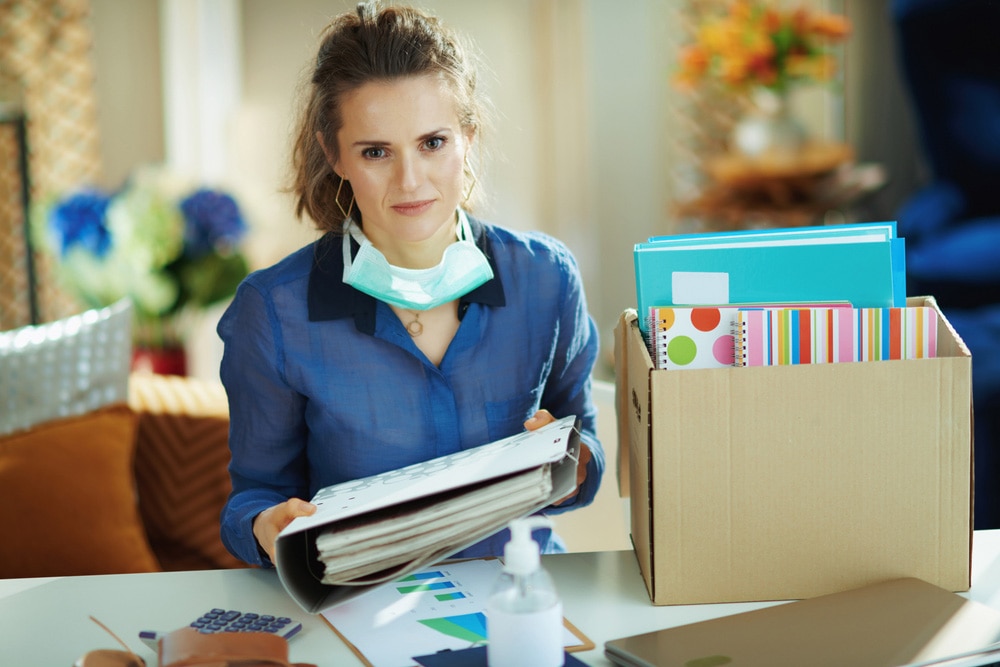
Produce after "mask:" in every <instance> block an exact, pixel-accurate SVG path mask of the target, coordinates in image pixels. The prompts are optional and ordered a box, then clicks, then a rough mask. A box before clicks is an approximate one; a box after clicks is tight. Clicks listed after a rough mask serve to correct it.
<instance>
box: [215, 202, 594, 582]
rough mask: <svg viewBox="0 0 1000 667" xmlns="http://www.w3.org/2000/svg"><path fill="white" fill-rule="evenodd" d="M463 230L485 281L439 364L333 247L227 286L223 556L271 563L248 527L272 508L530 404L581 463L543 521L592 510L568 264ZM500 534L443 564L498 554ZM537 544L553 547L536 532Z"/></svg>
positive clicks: (579, 300)
mask: <svg viewBox="0 0 1000 667" xmlns="http://www.w3.org/2000/svg"><path fill="white" fill-rule="evenodd" d="M469 222H470V225H471V228H472V232H473V237H474V238H475V242H476V245H477V246H478V247H479V248H480V249H481V250H482V251H483V253H484V254H485V255H486V257H487V258H488V259H489V261H490V265H491V267H492V268H493V274H494V277H493V279H492V280H490V281H488V282H486V283H485V284H483V285H482V286H480V287H478V288H477V289H475V290H473V291H472V292H470V293H469V294H467V295H465V296H464V297H462V298H461V299H460V300H459V310H458V313H459V318H460V319H461V322H460V325H459V328H458V331H457V332H456V334H455V337H454V339H453V340H452V341H451V344H450V345H449V347H448V350H447V351H446V353H445V355H444V358H443V359H442V360H441V364H440V366H435V365H434V364H432V363H431V362H430V361H429V360H428V359H427V357H426V356H425V355H424V354H423V352H421V351H420V350H419V349H418V348H417V346H416V345H415V344H414V342H413V339H412V338H411V337H410V335H409V334H408V333H407V332H406V329H405V328H404V327H403V324H402V323H401V322H400V320H399V318H398V317H396V315H395V313H393V311H392V310H391V309H390V308H389V306H388V305H386V304H385V303H383V302H381V301H378V300H376V299H375V298H373V297H371V296H369V295H367V294H364V293H363V292H360V291H358V290H356V289H354V288H353V287H351V286H350V285H347V284H346V283H344V282H343V280H342V278H343V268H344V265H343V254H342V251H341V243H342V241H341V237H339V236H333V235H327V236H324V237H323V238H321V239H320V240H318V241H316V242H315V243H312V244H310V245H308V246H306V247H304V248H302V249H300V250H298V251H297V252H295V253H293V254H291V255H289V256H288V257H286V258H285V259H284V260H282V261H281V262H279V263H278V264H276V265H274V266H272V267H270V268H267V269H264V270H261V271H256V272H254V273H252V274H251V275H250V276H248V277H247V278H246V280H244V281H243V283H242V284H241V285H240V287H239V289H238V290H237V293H236V296H235V297H234V299H233V302H232V304H231V305H230V307H229V308H228V309H227V310H226V312H225V314H224V315H223V317H222V319H221V320H220V322H219V327H218V332H219V335H220V336H221V337H222V340H223V342H224V343H225V349H224V354H223V358H222V367H221V377H222V382H223V384H224V385H225V387H226V392H227V394H228V396H229V411H230V430H229V445H230V449H231V452H232V461H231V463H230V467H229V471H230V476H231V478H232V484H233V490H232V494H231V495H230V497H229V499H228V501H227V502H226V505H225V508H224V509H223V512H222V540H223V542H224V543H225V545H226V547H227V548H228V549H229V550H230V551H231V552H232V553H233V554H234V555H235V556H237V557H238V558H240V559H242V560H244V561H246V562H248V563H251V564H257V565H268V564H269V563H268V562H267V558H266V556H264V555H263V553H262V552H261V550H260V549H259V548H258V546H257V541H256V539H255V538H254V535H253V530H252V522H253V519H254V517H255V516H256V515H257V514H259V513H260V512H261V511H263V510H264V509H267V508H268V507H270V506H272V505H275V504H277V503H280V502H283V501H285V500H287V499H288V498H291V497H298V498H303V499H306V500H308V499H310V498H312V497H313V495H315V493H316V491H318V490H319V489H321V488H323V487H325V486H329V485H331V484H337V483H339V482H344V481H348V480H353V479H358V478H361V477H366V476H369V475H374V474H378V473H381V472H385V471H387V470H394V469H397V468H400V467H403V466H406V465H410V464H412V463H416V462H419V461H425V460H428V459H431V458H435V457H438V456H444V455H446V454H450V453H453V452H456V451H459V450H462V449H468V448H471V447H476V446H479V445H483V444H486V443H488V442H491V441H493V440H497V439H500V438H504V437H507V436H510V435H514V434H515V433H519V432H521V431H523V430H524V421H525V420H526V419H528V418H529V417H531V415H532V414H534V413H535V411H536V410H538V409H540V408H545V409H547V410H549V411H550V412H551V413H552V414H553V415H555V416H556V417H557V418H558V417H564V416H566V415H570V414H575V415H577V417H579V419H580V422H581V439H582V441H583V442H584V443H585V444H586V445H588V446H589V447H590V451H591V454H592V459H591V461H590V464H589V465H588V467H587V478H586V481H585V482H584V483H583V484H582V485H581V487H580V490H579V493H578V494H577V495H576V496H575V498H573V499H572V500H570V501H568V502H566V503H564V504H562V505H560V506H559V507H552V508H549V509H548V510H546V512H547V513H554V512H561V511H565V510H568V509H573V508H576V507H582V506H584V505H586V504H589V503H590V502H591V501H592V500H593V498H594V495H595V494H596V492H597V488H598V485H599V484H600V481H601V476H602V474H603V471H604V451H603V449H602V448H601V445H600V443H599V442H598V440H597V437H596V432H595V417H596V410H595V407H594V405H593V402H592V401H591V396H590V391H591V389H590V377H591V372H592V370H593V367H594V363H595V360H596V358H597V354H598V348H599V338H598V335H597V328H596V326H595V324H594V322H593V319H592V318H591V317H590V315H589V314H588V312H587V307H586V300H585V297H584V291H583V284H582V281H581V279H580V273H579V270H578V268H577V265H576V261H575V260H574V258H573V256H572V255H571V254H570V252H569V250H568V249H567V248H566V247H565V246H564V245H563V244H562V243H560V242H559V241H557V240H555V239H553V238H551V237H549V236H546V235H544V234H541V233H536V232H528V233H522V232H514V231H511V230H507V229H504V228H502V227H497V226H493V225H489V224H485V223H482V222H480V221H478V220H475V219H473V218H470V219H469ZM352 243H353V242H352ZM352 247H353V249H354V251H355V252H356V251H357V246H356V244H354V245H353V246H352ZM507 534H508V533H507V531H502V532H501V533H498V534H496V535H493V536H492V537H489V538H487V539H485V540H483V541H481V542H479V543H477V544H475V545H473V546H472V547H469V548H468V549H465V550H463V551H462V552H460V553H459V554H457V556H458V557H474V556H476V557H478V556H498V555H501V554H502V552H503V545H504V544H505V543H506V541H507V539H508V537H507ZM535 535H536V537H537V538H540V539H541V541H542V544H541V546H542V548H543V550H544V551H546V552H552V551H558V550H560V544H561V543H560V542H559V540H558V539H557V538H556V537H555V536H553V535H550V534H549V533H548V531H536V533H535Z"/></svg>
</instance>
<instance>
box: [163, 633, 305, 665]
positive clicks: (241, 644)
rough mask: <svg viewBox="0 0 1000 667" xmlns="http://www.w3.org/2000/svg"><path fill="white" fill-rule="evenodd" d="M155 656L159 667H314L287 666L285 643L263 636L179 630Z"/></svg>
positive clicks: (168, 637) (267, 634)
mask: <svg viewBox="0 0 1000 667" xmlns="http://www.w3.org/2000/svg"><path fill="white" fill-rule="evenodd" d="M157 653H158V658H159V662H160V667H315V665H310V664H308V663H290V662H288V642H287V641H286V640H285V639H284V638H282V637H278V636H277V635H272V634H269V633H266V632H220V633H217V634H203V633H201V632H198V630H197V629H195V628H181V629H180V630H174V631H173V632H171V633H170V634H168V635H166V636H165V637H163V638H162V639H161V640H160V642H159V650H158V652H157Z"/></svg>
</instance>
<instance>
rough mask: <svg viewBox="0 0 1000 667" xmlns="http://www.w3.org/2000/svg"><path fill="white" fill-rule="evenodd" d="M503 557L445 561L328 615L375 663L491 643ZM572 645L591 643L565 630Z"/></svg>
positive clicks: (396, 664) (385, 665) (391, 665)
mask: <svg viewBox="0 0 1000 667" xmlns="http://www.w3.org/2000/svg"><path fill="white" fill-rule="evenodd" d="M502 569H503V567H502V565H501V563H500V561H499V560H495V559H488V560H468V561H456V562H454V563H442V564H441V565H438V566H436V567H434V568H431V569H428V570H423V571H420V572H416V573H414V574H411V575H408V576H405V577H402V578H400V579H397V580H395V581H393V582H392V583H389V584H386V585H384V586H380V587H378V588H375V589H373V590H371V591H369V592H367V593H365V594H364V595H361V596H360V597H357V598H355V599H353V600H350V601H348V602H346V603H344V604H342V605H338V606H335V607H332V608H330V609H327V610H326V611H324V612H323V616H324V617H325V618H326V620H327V621H328V622H329V623H330V625H332V626H333V627H334V628H335V629H336V630H337V632H338V633H340V635H341V636H343V637H344V639H346V640H347V641H348V642H349V643H350V644H351V645H352V646H353V647H354V648H355V650H356V651H357V652H358V653H359V654H360V655H361V656H362V657H363V658H364V660H365V661H366V663H367V664H369V665H372V666H373V667H401V666H403V665H414V666H415V665H416V664H417V663H416V662H414V661H413V659H412V657H413V656H415V655H430V654H432V653H437V652H439V651H444V650H448V649H450V650H453V651H455V650H460V649H466V648H473V647H475V646H482V645H484V644H485V643H486V639H487V634H486V628H487V626H486V613H485V610H486V601H487V598H488V597H489V594H490V591H491V590H492V588H493V584H494V583H495V582H496V579H497V577H498V576H499V575H500V572H501V571H502ZM564 632H565V635H564V638H563V644H564V645H565V646H566V647H568V648H570V647H574V646H577V647H579V646H582V645H584V644H585V642H589V640H587V639H586V638H585V637H582V636H577V635H576V634H574V633H573V632H571V631H570V630H569V629H566V630H565V631H564Z"/></svg>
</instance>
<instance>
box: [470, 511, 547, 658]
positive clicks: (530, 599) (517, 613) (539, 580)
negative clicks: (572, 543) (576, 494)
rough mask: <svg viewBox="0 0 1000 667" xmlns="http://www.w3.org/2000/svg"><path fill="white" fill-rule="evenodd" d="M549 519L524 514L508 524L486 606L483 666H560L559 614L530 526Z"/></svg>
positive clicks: (532, 526) (545, 523) (538, 525)
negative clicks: (498, 572) (500, 562)
mask: <svg viewBox="0 0 1000 667" xmlns="http://www.w3.org/2000/svg"><path fill="white" fill-rule="evenodd" d="M551 527H552V521H551V520H550V519H548V518H546V517H543V516H530V517H527V518H525V519H517V520H515V521H512V522H511V523H510V534H511V539H510V542H508V543H507V545H506V546H505V547H504V566H503V573H502V574H501V575H500V577H499V578H498V579H497V582H496V584H495V585H494V587H493V592H492V593H491V594H490V598H489V601H488V602H487V604H486V638H487V646H486V656H487V663H488V664H489V667H562V665H563V657H564V654H563V612H562V602H561V601H560V600H559V595H558V594H557V593H556V587H555V584H553V583H552V577H551V576H549V573H548V572H546V571H545V570H544V569H543V568H542V566H541V557H540V556H539V546H538V543H537V542H535V540H534V539H532V537H531V531H532V530H533V529H534V528H551Z"/></svg>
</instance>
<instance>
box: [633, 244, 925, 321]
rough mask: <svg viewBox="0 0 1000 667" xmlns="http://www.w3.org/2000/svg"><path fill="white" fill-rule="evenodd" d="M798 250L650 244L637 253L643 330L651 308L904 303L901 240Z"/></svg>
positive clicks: (767, 246) (776, 246) (797, 246)
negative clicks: (775, 304)
mask: <svg viewBox="0 0 1000 667" xmlns="http://www.w3.org/2000/svg"><path fill="white" fill-rule="evenodd" d="M841 241H842V239H837V238H831V239H827V240H825V241H823V242H806V243H803V244H801V245H800V244H797V243H795V242H794V241H791V242H790V241H788V240H787V239H782V240H778V241H777V242H775V243H773V244H772V243H771V242H769V241H767V240H763V239H760V238H755V239H754V240H752V241H747V242H745V243H744V242H736V243H718V242H715V243H713V242H708V243H700V242H698V241H696V240H695V239H691V242H690V243H686V244H684V243H681V244H675V243H664V244H660V243H655V242H654V243H644V244H638V245H636V247H635V253H634V260H635V280H636V298H637V301H638V304H637V305H638V312H639V313H640V317H639V323H640V330H641V331H642V333H643V334H646V333H647V330H646V328H647V324H648V323H647V321H646V319H647V318H646V317H645V316H644V314H645V313H648V312H649V311H648V309H649V307H650V306H653V305H656V306H669V305H702V304H725V303H768V302H779V303H789V302H796V301H805V302H821V301H848V302H850V303H851V305H853V306H854V307H857V308H886V307H891V306H903V305H905V302H906V286H905V278H904V273H903V271H904V268H903V266H902V262H903V251H904V246H903V239H900V238H891V239H885V240H875V241H871V242H846V243H845V242H841Z"/></svg>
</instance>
